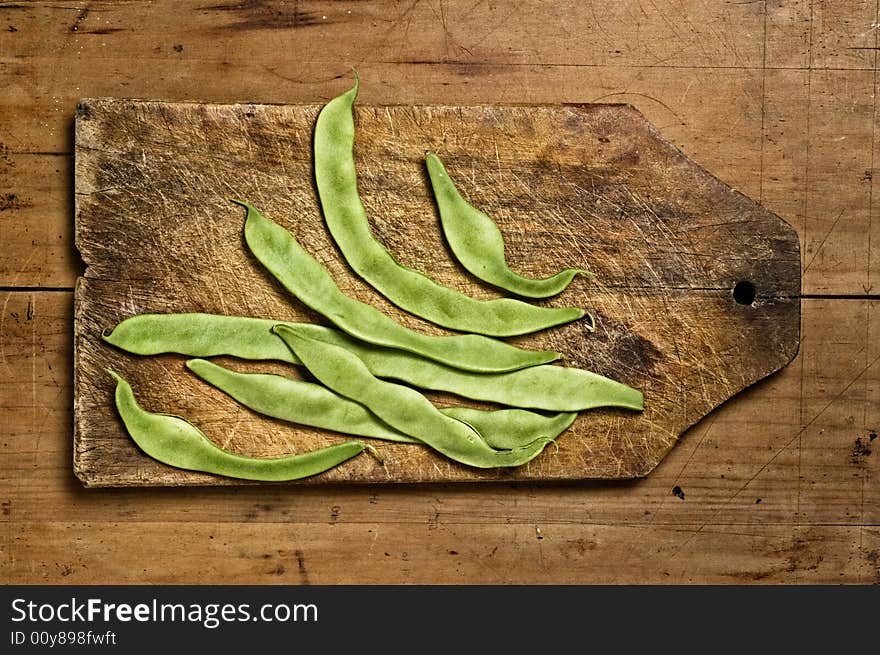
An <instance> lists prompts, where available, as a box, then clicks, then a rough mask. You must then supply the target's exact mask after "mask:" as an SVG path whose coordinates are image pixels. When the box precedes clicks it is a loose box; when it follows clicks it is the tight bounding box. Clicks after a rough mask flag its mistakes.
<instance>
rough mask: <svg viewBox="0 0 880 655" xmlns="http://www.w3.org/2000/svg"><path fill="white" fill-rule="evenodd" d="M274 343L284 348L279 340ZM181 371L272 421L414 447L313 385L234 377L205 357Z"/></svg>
mask: <svg viewBox="0 0 880 655" xmlns="http://www.w3.org/2000/svg"><path fill="white" fill-rule="evenodd" d="M273 336H274V335H273ZM276 338H277V337H276ZM278 341H279V343H281V345H282V346H284V347H285V348H287V346H286V345H284V342H283V341H281V339H278ZM288 350H289V348H288ZM186 367H187V368H188V369H189V370H190V371H192V372H193V373H195V374H196V375H198V376H199V377H200V378H202V379H203V380H204V381H205V382H207V383H208V384H211V385H213V386H215V387H217V388H218V389H220V391H222V392H223V393H226V394H228V395H230V396H231V397H232V398H234V399H235V400H237V401H238V402H240V403H241V404H242V405H244V406H245V407H249V408H250V409H252V410H254V411H255V412H259V413H260V414H265V415H266V416H271V417H272V418H277V419H280V420H282V421H288V422H290V423H298V424H300V425H308V426H311V427H315V428H323V429H325V430H334V431H335V432H342V433H345V434H351V435H356V436H360V437H372V438H373V439H384V440H386V441H400V442H404V443H419V441H418V440H417V439H413V438H412V437H409V436H407V435H405V434H403V433H402V432H399V431H398V430H395V429H394V428H392V427H391V426H390V425H388V424H387V423H385V422H384V421H381V420H380V419H379V418H378V417H377V416H376V415H375V414H373V413H372V412H371V411H370V410H368V409H367V408H366V407H364V406H363V405H361V404H359V403H356V402H353V401H351V400H349V399H348V398H344V397H342V396H340V395H339V394H338V393H336V392H334V391H331V390H330V389H328V388H327V387H324V386H322V385H320V384H315V383H314V382H306V381H304V380H295V379H293V378H288V377H284V376H282V375H274V374H266V373H238V372H236V371H230V370H229V369H227V368H223V367H222V366H218V365H217V364H214V363H212V362H208V361H205V360H204V359H191V360H189V361H188V362H187V363H186Z"/></svg>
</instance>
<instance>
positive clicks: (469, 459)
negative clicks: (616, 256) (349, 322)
mask: <svg viewBox="0 0 880 655" xmlns="http://www.w3.org/2000/svg"><path fill="white" fill-rule="evenodd" d="M275 331H276V333H277V334H278V335H279V336H280V337H281V338H282V339H284V341H285V343H287V345H288V346H289V347H290V349H291V350H293V352H294V353H295V354H296V356H297V357H299V358H300V360H301V361H302V362H303V364H304V365H305V366H306V368H308V369H309V371H311V373H312V375H314V376H315V377H316V378H318V380H320V381H321V382H322V383H324V384H325V385H327V386H328V387H330V388H331V389H333V390H334V391H336V392H337V393H339V394H341V395H343V396H346V397H347V398H350V399H351V400H354V401H357V402H359V403H362V404H363V405H366V406H367V407H368V408H369V409H370V410H371V411H372V412H373V413H374V414H376V416H378V417H379V418H380V419H382V420H383V421H385V422H386V423H388V424H389V425H390V426H392V427H394V428H397V429H398V430H400V431H401V432H405V433H406V434H409V435H410V436H413V437H415V438H417V439H419V440H421V441H422V442H423V443H425V444H427V445H428V446H431V447H432V448H434V449H435V450H437V451H438V452H440V453H442V454H444V455H446V456H447V457H449V458H450V459H452V460H455V461H457V462H460V463H462V464H467V465H468V466H474V467H477V468H495V467H502V466H503V467H507V466H521V465H522V464H525V463H526V462H529V461H531V460H532V459H534V458H535V457H537V456H538V455H539V454H540V453H541V451H542V450H544V447H545V446H546V445H547V444H548V443H550V441H552V439H547V438H542V439H538V440H536V441H534V442H533V443H531V444H529V445H527V446H523V447H519V448H514V449H512V450H495V449H493V448H492V447H490V446H489V445H488V444H487V443H486V442H485V441H484V439H483V438H482V436H481V435H480V434H479V433H478V432H476V431H475V430H474V429H473V428H471V427H470V426H469V425H467V424H466V423H463V422H461V421H459V420H457V419H454V418H452V417H450V416H446V415H445V414H442V413H440V412H439V411H438V410H437V408H436V407H434V406H433V405H432V404H431V403H430V402H429V401H428V399H427V398H425V397H424V396H423V395H422V394H420V393H419V392H418V391H415V390H414V389H410V388H409V387H405V386H402V385H399V384H393V383H391V382H384V381H382V380H379V379H378V378H376V377H373V375H372V374H371V373H370V372H369V371H368V370H367V367H366V366H364V364H363V362H361V360H360V359H358V358H357V356H355V355H352V354H351V353H350V352H348V351H347V350H344V349H343V348H340V347H339V346H334V345H332V344H328V343H324V342H323V341H318V340H316V339H311V338H309V337H308V336H305V335H304V334H303V333H302V332H301V331H300V330H299V329H298V328H295V327H290V326H286V325H278V326H276V327H275Z"/></svg>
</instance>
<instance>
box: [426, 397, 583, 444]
mask: <svg viewBox="0 0 880 655" xmlns="http://www.w3.org/2000/svg"><path fill="white" fill-rule="evenodd" d="M440 413H441V414H445V415H446V416H451V417H452V418H454V419H458V420H459V421H461V422H462V423H467V424H468V425H469V426H471V427H472V428H473V429H474V430H476V431H477V432H478V433H479V434H480V435H481V436H482V437H483V440H484V441H485V442H486V443H487V444H489V446H491V447H492V448H495V449H496V450H513V449H515V448H522V447H524V446H528V445H529V444H530V443H534V442H535V441H537V440H538V439H541V438H546V439H556V437H558V436H559V435H560V434H562V433H563V432H564V431H565V430H567V429H568V428H569V427H571V424H572V423H574V420H575V419H576V418H577V413H576V412H560V413H558V414H554V415H553V416H543V415H541V414H536V413H535V412H529V411H527V410H525V409H495V410H490V411H487V410H483V409H473V408H472V407H444V408H442V409H441V410H440Z"/></svg>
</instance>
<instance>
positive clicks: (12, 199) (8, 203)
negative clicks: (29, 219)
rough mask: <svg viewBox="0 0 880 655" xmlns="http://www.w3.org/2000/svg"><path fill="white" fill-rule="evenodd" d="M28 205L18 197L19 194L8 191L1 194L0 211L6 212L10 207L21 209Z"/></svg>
mask: <svg viewBox="0 0 880 655" xmlns="http://www.w3.org/2000/svg"><path fill="white" fill-rule="evenodd" d="M26 206H29V205H27V204H25V203H23V202H22V201H21V198H19V197H18V194H15V193H7V194H5V195H2V196H0V212H5V211H7V210H10V209H21V208H22V207H26Z"/></svg>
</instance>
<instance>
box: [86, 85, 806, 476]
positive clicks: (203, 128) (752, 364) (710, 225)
mask: <svg viewBox="0 0 880 655" xmlns="http://www.w3.org/2000/svg"><path fill="white" fill-rule="evenodd" d="M319 109H320V106H318V105H301V106H269V105H210V104H185V103H160V102H142V101H130V100H114V99H93V100H84V101H82V102H81V103H80V105H79V108H78V112H77V119H76V242H77V247H78V249H79V251H80V253H81V255H82V257H83V260H84V261H85V263H86V265H87V266H88V268H87V270H86V273H85V276H84V277H82V278H80V279H79V281H78V284H77V289H76V304H75V323H76V324H75V359H76V362H75V373H74V375H75V382H74V387H75V388H74V394H75V398H74V410H75V431H74V442H75V443H74V468H75V470H76V473H77V475H78V476H79V478H80V479H81V480H82V481H83V483H84V484H86V485H89V486H137V485H188V484H207V485H210V484H230V483H236V481H233V480H227V479H224V478H220V477H216V476H212V475H207V474H201V473H193V472H188V471H182V470H177V469H173V468H170V467H167V466H165V465H163V464H160V463H158V462H156V461H154V460H151V459H150V458H149V457H147V456H146V455H144V454H143V453H141V452H140V451H139V450H138V449H137V447H136V446H135V445H134V444H133V443H132V442H131V440H130V439H129V438H128V436H127V435H126V433H125V431H124V429H123V427H122V424H121V422H120V421H119V419H118V417H117V415H116V412H115V409H114V407H113V382H112V380H111V378H110V377H109V376H108V375H107V374H106V373H105V372H104V371H105V369H107V368H111V369H113V370H115V371H118V372H119V373H120V374H122V375H123V376H124V377H125V378H127V379H128V380H129V381H130V382H131V384H132V386H133V387H134V390H135V393H136V395H137V396H138V398H139V399H140V401H141V403H142V404H143V406H144V407H145V408H147V409H149V410H152V411H161V412H166V413H172V414H177V415H181V416H184V417H186V418H187V419H188V420H190V421H191V422H193V423H195V424H196V425H198V426H199V427H200V428H201V429H202V430H203V431H204V432H205V433H206V435H207V436H208V437H209V438H211V439H213V440H214V441H216V442H217V443H218V444H220V445H222V446H223V447H225V448H228V449H230V450H232V451H235V452H239V453H242V454H248V455H253V456H261V457H271V456H280V455H284V454H289V453H291V452H303V451H307V450H313V449H315V448H319V447H322V446H326V445H329V444H332V443H338V442H340V441H342V440H345V439H346V437H345V436H344V435H339V434H336V433H331V432H327V431H322V430H317V429H312V428H304V427H301V426H296V425H291V424H286V423H283V422H280V421H276V420H273V419H268V418H265V417H262V416H260V415H258V414H256V413H254V412H252V411H250V410H248V409H246V408H243V407H241V406H240V405H238V404H236V403H235V402H234V401H233V400H231V399H230V398H228V397H227V396H225V395H224V394H222V393H221V392H219V391H217V390H216V389H214V388H212V387H210V386H208V385H206V384H204V383H202V382H201V381H199V380H198V379H196V378H195V377H194V376H193V375H191V374H189V373H188V372H187V371H186V369H185V368H184V361H185V359H186V358H185V357H182V356H176V355H163V356H158V357H148V358H145V357H137V356H132V355H128V354H126V353H123V352H121V351H118V350H116V349H114V348H112V347H111V346H109V345H107V344H105V343H104V342H102V340H101V338H100V335H101V333H102V331H103V330H106V329H109V328H111V327H112V326H114V325H115V324H116V323H118V322H119V321H121V320H123V319H125V318H127V317H129V316H133V315H135V314H140V313H146V312H159V313H165V312H196V311H198V312H211V313H221V314H236V315H245V316H259V317H270V318H277V319H279V320H294V321H296V320H301V321H310V322H324V321H323V319H322V318H321V317H320V316H318V315H316V314H314V313H313V312H311V311H310V310H308V309H306V308H305V307H304V306H303V305H301V304H300V303H299V302H298V301H297V300H295V299H293V298H292V297H291V296H290V295H289V294H288V293H287V292H286V291H285V290H284V289H283V288H282V287H281V286H280V285H279V284H277V283H276V282H275V281H274V279H273V278H271V277H270V276H269V275H268V274H267V273H266V272H265V271H264V270H262V269H261V267H260V265H259V264H258V263H257V262H256V261H255V259H254V258H253V257H252V256H251V255H250V253H249V252H248V251H247V248H246V246H245V244H244V241H243V238H242V227H243V224H244V212H243V210H242V209H241V208H240V207H237V206H234V205H232V204H230V203H229V202H228V201H227V199H228V198H231V197H234V198H240V199H243V200H247V201H249V202H251V203H253V204H255V205H256V206H257V207H259V208H260V209H261V210H263V212H264V213H265V214H266V215H267V216H269V217H270V218H272V219H274V220H275V221H278V222H279V223H281V224H282V225H284V226H285V227H286V228H288V229H289V230H290V231H291V232H292V233H293V234H294V235H295V236H296V238H297V239H298V240H299V241H300V243H302V244H303V246H304V247H305V248H306V249H307V250H308V251H309V252H310V253H312V254H313V255H314V256H315V257H316V258H317V259H318V260H319V261H320V262H321V263H322V264H323V265H324V266H326V267H327V268H328V269H329V271H330V272H331V274H332V275H333V277H334V279H335V280H336V282H337V283H338V284H339V286H340V288H341V289H342V290H343V291H345V292H346V293H347V294H349V295H351V296H353V297H355V298H357V299H359V300H361V301H364V302H367V303H369V304H371V305H373V306H375V307H378V308H379V309H381V310H382V311H384V312H385V313H387V314H389V315H391V316H393V317H394V318H396V319H397V320H399V321H400V322H402V323H404V324H406V325H408V326H410V327H412V328H414V329H417V330H420V331H424V332H427V333H433V334H443V333H444V331H443V330H442V329H439V328H437V327H435V326H432V325H430V324H428V323H426V322H424V321H421V320H419V319H417V318H415V317H413V316H411V315H408V314H406V313H405V312H402V311H400V310H398V309H396V308H395V307H394V306H392V305H391V304H390V303H389V302H388V301H387V300H385V299H384V298H382V297H381V296H380V295H379V294H378V293H376V292H375V291H374V290H373V289H371V288H370V287H369V286H368V285H367V284H366V283H364V282H363V281H361V280H360V279H358V278H357V277H356V276H355V275H354V274H353V272H352V271H351V270H350V269H349V268H348V267H347V265H346V263H345V262H344V260H343V259H342V258H341V256H340V254H339V252H338V251H337V249H336V248H335V245H334V244H333V242H332V239H331V238H330V236H329V234H328V232H327V230H326V227H325V226H324V223H323V220H322V217H321V214H320V209H319V206H318V203H317V197H316V193H315V189H314V182H313V173H312V160H311V137H312V130H313V125H314V120H315V118H316V116H317V112H318V111H319ZM356 128H357V132H356V146H355V155H356V163H357V166H358V175H359V188H360V191H361V195H362V198H363V201H364V204H365V206H366V208H367V212H368V215H369V216H370V220H371V225H372V228H373V231H374V232H375V234H376V235H377V237H378V238H379V240H380V241H381V242H382V243H383V244H384V245H385V246H386V247H387V248H388V249H389V250H390V251H391V252H392V253H393V255H394V256H395V257H396V258H397V259H398V260H399V261H401V262H402V263H403V264H405V265H407V266H410V267H412V268H415V269H417V270H420V271H423V272H425V273H427V274H428V275H430V276H431V277H433V278H435V279H437V280H439V281H441V282H442V283H444V284H446V285H448V286H451V287H453V288H456V289H458V290H460V291H462V292H465V293H467V294H469V295H472V296H475V297H478V298H492V297H498V296H499V295H500V294H499V293H498V292H497V291H496V290H493V289H492V288H490V287H488V286H486V285H483V284H481V283H479V282H478V281H476V280H475V279H474V278H472V277H471V276H469V275H468V274H467V272H466V271H464V269H462V268H461V267H460V266H459V265H458V264H457V263H456V262H455V261H454V259H453V258H452V256H451V253H450V252H449V250H448V247H447V246H446V244H445V243H444V241H443V237H442V233H441V230H440V227H439V221H438V218H437V213H436V207H435V205H434V203H433V200H432V197H431V194H430V191H429V187H428V183H427V177H426V174H425V169H424V164H423V156H424V153H425V151H426V150H433V151H434V152H437V153H438V154H439V155H440V156H441V158H442V159H443V160H444V162H445V163H446V165H447V168H448V170H449V172H450V174H451V175H452V177H453V179H454V180H455V181H456V183H457V184H458V186H459V187H460V189H461V190H462V192H463V193H464V194H465V196H466V197H468V198H469V199H470V200H471V201H472V202H473V203H474V204H476V205H477V206H478V207H479V208H481V209H483V210H484V211H486V212H487V213H488V214H489V215H491V216H492V217H493V218H494V219H495V220H496V221H497V223H498V224H499V226H500V228H501V230H502V231H503V233H504V235H505V239H506V243H507V257H508V261H509V262H510V264H511V266H512V268H514V269H515V270H517V271H519V272H522V273H523V274H526V275H530V276H545V275H549V274H552V273H554V272H556V271H558V270H559V269H561V268H563V267H567V266H579V267H585V268H589V269H590V270H591V271H593V272H594V273H595V277H594V278H584V277H578V278H576V279H575V281H574V282H573V284H572V285H571V286H570V287H569V289H568V290H566V292H565V293H563V294H562V295H560V296H558V297H556V298H554V299H551V300H549V301H543V304H548V305H576V306H580V307H583V308H585V309H588V310H589V311H590V312H592V313H593V314H594V315H595V316H596V320H597V327H596V330H595V332H592V333H591V332H589V331H588V330H587V329H586V325H585V324H584V322H582V321H581V322H576V323H572V324H569V325H566V326H562V327H559V328H554V329H552V330H547V331H545V332H541V333H538V334H534V335H529V336H525V337H519V338H515V339H511V340H510V341H512V342H514V343H518V344H521V345H523V346H526V347H529V348H536V349H541V348H549V349H553V350H558V351H560V352H562V353H563V354H564V364H565V365H569V366H577V367H581V368H586V369H589V370H592V371H596V372H598V373H601V374H603V375H606V376H609V377H611V378H614V379H616V380H619V381H621V382H624V383H626V384H629V385H631V386H634V387H636V388H638V389H640V390H642V391H643V392H644V395H645V411H644V412H643V413H633V412H627V411H622V410H614V409H597V410H591V411H589V412H584V413H582V414H581V415H580V416H579V417H578V419H577V420H576V421H575V423H574V424H573V425H572V427H571V428H570V429H569V430H568V431H566V432H565V433H563V435H562V436H561V438H560V439H559V440H558V447H556V448H554V447H549V448H547V449H546V450H545V452H544V453H542V454H541V455H540V456H539V457H538V458H537V459H535V460H533V461H532V462H530V463H529V464H527V465H525V466H522V467H519V468H516V469H495V470H477V469H472V468H469V467H465V466H462V465H459V464H456V463H454V462H452V461H450V460H447V459H445V458H443V457H442V456H439V455H437V454H435V453H433V452H432V451H430V450H429V449H427V448H424V447H421V446H413V445H405V444H389V443H386V442H375V445H376V446H377V447H378V448H379V450H380V452H381V459H378V458H374V457H370V456H367V455H361V456H359V457H357V458H355V459H353V460H351V461H349V462H347V463H345V464H344V465H342V466H340V467H337V468H335V469H333V470H331V471H329V472H327V473H325V474H322V475H320V476H316V477H314V478H310V479H309V480H307V481H304V482H306V483H322V482H334V483H335V482H419V481H457V480H458V481H477V480H492V479H501V480H578V479H588V478H632V477H639V476H643V475H646V474H648V473H649V472H650V471H651V469H652V468H653V467H654V466H656V465H657V463H659V461H660V460H661V459H662V458H663V456H664V455H665V454H666V453H667V452H668V451H669V449H670V448H671V447H672V446H673V445H674V443H675V441H676V439H677V437H678V436H679V435H680V434H681V433H682V432H683V431H684V430H685V429H686V428H687V427H689V426H690V425H692V424H693V423H694V422H696V421H697V420H699V419H700V418H701V417H702V416H704V415H705V414H706V413H708V412H709V411H711V410H712V409H713V408H714V407H716V406H718V405H719V404H721V403H722V402H724V401H725V400H726V399H728V398H730V397H731V396H733V395H734V394H736V393H738V392H739V391H741V390H742V389H744V388H745V387H747V386H749V385H750V384H752V383H754V382H756V381H757V380H759V379H761V378H763V377H765V376H767V375H769V374H770V373H772V372H774V371H776V370H778V369H779V368H781V367H782V366H784V365H785V364H786V363H788V362H789V361H790V360H791V358H792V357H793V356H794V355H795V353H796V352H797V348H798V343H799V319H800V300H799V293H800V275H799V272H800V255H799V244H798V239H797V236H796V234H795V233H794V231H793V230H792V229H791V228H790V227H789V226H788V225H787V224H786V223H785V222H784V221H782V220H781V219H780V218H779V217H777V216H775V215H774V214H772V213H771V212H769V211H767V210H765V209H764V208H762V207H761V206H760V205H758V204H756V203H754V202H753V201H751V200H750V199H748V198H746V197H745V196H743V195H741V194H739V193H737V192H736V191H734V190H732V189H730V188H729V187H727V186H725V185H724V184H723V183H721V182H720V181H718V180H717V179H715V178H714V177H712V176H711V175H710V174H709V173H707V172H706V171H704V170H703V169H701V168H700V167H699V166H698V165H696V164H694V163H693V162H691V161H689V160H688V159H687V158H686V157H684V156H683V155H682V154H681V153H680V152H679V151H678V150H677V149H675V148H674V147H673V146H672V145H670V144H669V143H667V142H666V141H664V140H663V139H662V138H661V137H660V136H659V135H658V133H657V132H656V130H655V129H654V128H653V127H652V126H651V125H650V124H649V123H647V121H645V119H644V118H643V117H642V116H641V114H639V113H638V112H637V111H636V110H634V109H633V108H631V107H629V106H626V105H566V106H559V105H556V106H468V107H452V106H387V107H386V106H379V107H377V106H360V107H357V108H356ZM744 282H747V283H748V284H746V285H743V284H741V283H744ZM738 284H740V287H739V288H740V289H746V291H748V288H749V285H752V286H753V288H754V291H755V298H754V301H753V302H749V300H751V299H750V298H748V297H744V296H748V293H745V294H744V295H741V294H736V295H735V294H734V293H733V290H734V288H736V287H737V285H738ZM218 361H219V362H220V363H222V364H224V365H227V366H230V367H232V368H235V369H237V370H243V371H271V372H276V373H283V374H286V375H290V376H293V377H302V376H303V372H302V370H301V369H298V368H296V367H292V366H285V365H281V364H266V363H257V362H248V363H245V362H240V361H237V360H233V359H227V358H221V359H220V360H218ZM430 397H431V398H432V400H434V401H436V403H437V404H439V405H449V404H455V403H458V404H471V405H474V406H483V407H489V406H488V405H478V404H473V403H468V402H467V401H463V400H462V399H459V398H455V397H453V396H449V395H442V394H431V396H430Z"/></svg>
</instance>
